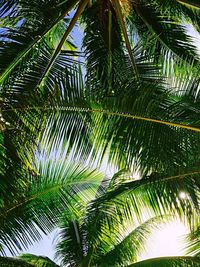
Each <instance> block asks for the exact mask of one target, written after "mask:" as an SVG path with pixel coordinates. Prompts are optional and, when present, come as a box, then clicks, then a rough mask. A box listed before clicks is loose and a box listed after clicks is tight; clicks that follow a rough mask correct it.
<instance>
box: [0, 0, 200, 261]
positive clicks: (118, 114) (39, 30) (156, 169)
mask: <svg viewBox="0 0 200 267" xmlns="http://www.w3.org/2000/svg"><path fill="white" fill-rule="evenodd" d="M186 2H187V3H186ZM0 4H1V6H0V15H1V21H0V24H1V31H0V41H1V43H2V46H1V48H0V71H1V78H0V86H1V91H0V101H1V110H0V111H1V124H0V129H1V133H0V146H1V148H2V149H1V153H0V162H1V163H0V171H1V172H0V175H1V181H3V182H2V184H1V187H0V192H1V202H0V204H1V205H0V207H1V213H2V214H3V215H4V216H2V223H1V233H2V239H1V242H3V243H2V244H3V245H4V246H5V245H6V246H8V248H9V249H10V250H11V251H12V250H13V247H15V248H18V249H20V248H21V244H23V242H21V235H20V233H21V232H23V233H27V232H28V233H29V234H28V236H29V238H27V242H26V245H25V246H27V245H28V243H29V242H31V241H33V240H38V238H39V235H38V231H37V229H36V228H37V227H35V225H37V226H38V227H39V228H40V229H41V230H42V231H44V232H47V231H51V229H53V227H55V223H57V222H58V221H59V217H60V214H61V213H62V212H63V210H64V209H65V208H66V205H69V204H68V203H75V202H79V201H80V198H79V197H78V196H79V194H78V196H77V197H78V200H77V199H76V198H75V200H74V202H73V201H72V202H70V201H71V197H72V199H73V198H74V196H75V195H76V194H74V192H78V191H80V193H81V192H82V191H83V189H84V190H85V187H84V186H83V187H81V186H80V187H79V186H78V187H77V185H76V183H78V185H80V183H79V182H80V181H79V178H80V179H81V180H82V179H83V180H84V179H86V176H88V172H85V171H82V169H81V168H80V169H79V168H78V167H74V165H73V166H71V165H70V164H68V163H67V162H66V161H65V160H64V157H63V158H62V160H61V162H57V161H56V164H55V166H54V167H52V162H51V160H50V158H51V157H52V156H54V155H53V154H52V153H51V151H54V152H53V153H55V151H57V156H58V158H59V157H60V156H61V154H62V153H61V151H63V150H64V151H65V152H64V155H65V156H66V157H67V156H69V155H70V156H69V157H68V160H70V161H71V160H73V161H75V162H76V165H75V166H77V162H80V163H79V164H81V165H82V164H83V165H84V166H85V164H86V163H88V162H89V163H90V164H91V166H92V165H93V164H94V161H97V162H98V164H99V165H100V163H101V161H102V160H103V158H104V155H105V154H108V158H109V162H110V163H112V164H114V165H116V166H118V167H127V166H128V167H129V168H131V169H132V168H133V169H135V170H139V171H140V173H141V177H144V178H143V179H141V180H140V181H134V182H130V183H128V184H122V185H121V186H119V188H117V189H116V190H115V191H111V192H108V194H106V196H104V197H102V198H106V203H107V205H108V204H109V206H110V205H111V206H112V205H113V202H114V203H116V202H117V199H118V197H121V196H124V194H125V195H126V194H131V195H132V193H133V191H134V192H135V191H136V192H137V193H138V194H140V192H141V191H140V190H142V195H143V201H142V202H138V200H136V199H135V197H134V196H132V197H131V198H130V201H131V207H133V208H134V209H133V210H135V211H136V209H137V207H142V206H144V205H145V206H146V207H149V209H150V210H152V209H153V211H154V213H155V214H156V215H163V214H162V211H163V210H164V211H165V212H166V213H167V212H168V211H169V210H171V209H172V210H173V211H174V213H178V214H179V216H181V217H184V216H187V218H189V219H191V218H193V216H194V217H195V215H194V214H195V212H196V211H198V209H199V195H198V190H199V132H200V130H199V105H198V99H199V78H198V64H197V60H198V56H197V55H196V54H195V48H194V46H193V45H192V44H191V43H190V37H189V36H187V34H186V32H185V27H184V23H185V21H187V22H191V23H192V24H193V26H194V27H196V29H197V30H198V27H199V17H198V12H199V9H198V3H197V1H191V2H190V1H175V0H174V1H166V3H165V4H163V1H158V0H157V1H150V2H148V3H147V2H146V1H138V2H135V1H70V0H68V1H49V0H45V1H42V2H38V1H25V0H18V1H17V0H16V1H15V0H12V1H4V0H2V1H1V2H0ZM185 4H187V5H185ZM188 4H190V5H188ZM172 10H173V13H172ZM70 11H72V12H71V13H70V15H69V16H67V15H68V14H69V12H70ZM174 14H176V18H174ZM76 23H80V24H81V23H82V25H85V28H84V38H83V48H84V51H83V52H78V51H77V50H76V48H75V46H74V44H73V41H72V39H71V38H70V32H71V31H72V29H73V27H74V26H75V24H76ZM81 61H86V64H85V63H84V62H81ZM172 63H173V64H174V66H175V67H174V69H173V70H172ZM84 64H85V67H84V68H83V72H86V75H85V76H86V77H85V80H84V79H83V74H82V72H81V66H82V65H84ZM166 69H167V71H166ZM180 69H181V70H182V72H180ZM177 72H178V73H177ZM185 73H186V74H187V76H185ZM163 74H165V75H166V74H167V77H166V76H164V75H163ZM171 74H174V75H175V74H176V76H178V78H177V81H176V83H175V86H176V88H174V87H173V86H172V85H174V84H172V81H171ZM188 74H189V75H188ZM191 74H194V75H193V76H192V77H191ZM182 77H183V78H184V79H182ZM186 78H187V80H186ZM169 80H170V81H169ZM180 80H181V81H180ZM44 147H45V149H44ZM52 148H53V149H52ZM41 151H42V152H41ZM46 153H47V154H48V153H49V155H50V156H49V157H48V160H47V163H48V164H46V165H45V164H44V165H43V163H44V162H42V164H41V165H42V166H43V167H41V165H37V164H36V162H37V156H38V155H39V156H40V158H42V157H43V158H46ZM61 157H62V156H61ZM43 161H44V160H43ZM57 163H58V165H57ZM64 163H65V164H66V166H67V167H65V166H63V164H64ZM59 164H61V165H59ZM69 166H70V167H69ZM68 167H69V169H68ZM74 168H75V170H74ZM43 169H45V171H44V170H43ZM71 169H72V170H71ZM67 170H70V171H69V174H70V175H69V174H68V175H66V176H65V175H64V174H66V171H67ZM74 173H75V174H76V175H74ZM63 175H64V176H63ZM79 175H80V176H79ZM97 176H98V175H97ZM98 177H99V176H98ZM145 177H146V178H145ZM67 178H68V179H67ZM89 178H91V179H92V176H91V175H89ZM65 179H66V180H65ZM71 179H72V180H73V182H72V184H73V185H75V189H74V188H71ZM95 179H96V177H95V176H94V180H95ZM89 180H90V179H89ZM84 181H87V179H86V180H84ZM63 183H64V184H63ZM66 183H67V185H68V183H70V188H68V187H67V190H66V191H65V190H64V193H63V190H62V189H63V186H64V187H65V185H66ZM98 183H99V181H98ZM83 184H84V183H83ZM10 185H12V187H11V188H10ZM46 187H47V188H51V189H52V190H51V189H50V191H49V189H47V188H46ZM89 188H90V187H87V189H88V190H89ZM8 189H9V190H11V191H10V192H11V194H10V196H8V195H7V193H6V192H7V191H6V190H8ZM54 189H55V191H54ZM68 189H69V190H68ZM147 189H148V194H145V193H144V192H146V190H147ZM71 191H72V192H73V194H71ZM181 191H184V192H185V191H186V192H187V194H188V195H189V199H190V200H191V203H190V202H189V201H187V200H185V201H183V200H180V198H179V197H178V196H179V193H180V192H181ZM42 192H43V193H42ZM49 192H51V193H52V192H54V193H55V195H54V196H55V197H54V196H52V194H49ZM66 192H67V193H66ZM63 194H64V196H65V195H66V194H67V196H68V197H69V196H70V200H69V199H68V197H67V199H68V200H69V201H67V203H66V199H65V197H64V202H63ZM87 196H88V195H87ZM46 198H47V200H46V204H45V202H44V201H43V200H45V199H46ZM88 198H90V197H89V196H88ZM113 198H114V199H113ZM41 199H42V200H41ZM32 200H35V201H33V202H32ZM177 201H178V202H177ZM29 203H30V205H27V204H29ZM32 203H33V204H32ZM58 204H59V205H58ZM127 205H128V204H127ZM72 206H73V205H72ZM128 206H129V210H130V209H131V208H130V203H129V205H128ZM50 207H51V209H52V210H51V209H50ZM69 210H71V205H70V208H69ZM52 215H53V217H52ZM139 215H140V214H138V213H137V216H139ZM52 218H53V219H52ZM6 222H10V223H6ZM33 229H34V230H33ZM2 250H3V249H2ZM149 266H150V265H149Z"/></svg>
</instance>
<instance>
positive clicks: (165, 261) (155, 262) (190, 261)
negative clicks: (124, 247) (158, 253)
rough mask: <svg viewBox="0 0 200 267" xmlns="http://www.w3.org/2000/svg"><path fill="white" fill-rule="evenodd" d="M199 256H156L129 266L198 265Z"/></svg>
mask: <svg viewBox="0 0 200 267" xmlns="http://www.w3.org/2000/svg"><path fill="white" fill-rule="evenodd" d="M199 263H200V260H199V258H192V257H168V258H155V259H150V260H146V261H142V262H138V263H134V264H132V265H129V267H161V266H162V267H168V266H169V267H171V266H173V267H176V266H177V267H198V266H199Z"/></svg>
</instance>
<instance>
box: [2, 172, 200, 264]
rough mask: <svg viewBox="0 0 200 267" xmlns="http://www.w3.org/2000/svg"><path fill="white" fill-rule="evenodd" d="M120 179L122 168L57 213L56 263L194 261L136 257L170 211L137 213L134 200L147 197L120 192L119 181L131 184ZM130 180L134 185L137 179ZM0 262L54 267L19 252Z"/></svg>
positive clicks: (192, 259) (195, 259) (189, 260)
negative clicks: (86, 198) (73, 208)
mask: <svg viewBox="0 0 200 267" xmlns="http://www.w3.org/2000/svg"><path fill="white" fill-rule="evenodd" d="M123 179H125V173H124V172H119V173H117V174H115V176H114V177H113V179H112V180H110V181H108V182H107V184H104V187H103V188H101V190H100V191H97V192H98V193H97V195H98V197H97V198H96V199H95V200H92V201H91V202H89V203H88V205H87V207H85V208H83V206H82V207H81V206H79V207H78V209H79V208H80V207H81V210H79V212H78V213H77V212H74V213H73V212H71V213H70V214H69V212H68V211H66V212H65V213H64V214H63V215H62V218H61V221H60V223H59V226H60V234H59V236H58V238H57V248H56V256H57V258H58V259H60V260H61V266H104V267H106V266H113V267H114V266H159V267H160V266H166V267H167V266H182V267H185V266H188V267H189V266H199V262H200V260H199V258H198V257H186V256H185V257H165V258H155V259H149V260H145V261H138V255H139V253H140V252H141V251H142V250H143V249H144V248H145V243H146V240H147V238H148V237H149V236H150V234H151V231H152V229H155V228H158V227H159V223H160V222H163V221H168V220H169V219H171V216H174V214H173V213H171V214H170V213H168V214H169V215H168V216H166V215H164V216H157V217H151V216H150V217H149V215H147V214H148V213H146V215H145V216H144V217H143V218H142V217H141V218H139V217H140V216H139V214H140V212H141V208H140V205H139V202H140V201H141V202H143V204H142V203H141V204H142V206H143V209H144V205H145V198H146V197H145V196H143V195H142V194H141V193H142V189H140V195H141V200H140V201H139V200H138V198H137V189H136V187H135V188H134V187H133V186H132V190H131V192H130V191H129V193H127V190H126V191H125V190H124V192H123V190H122V185H123V186H127V187H129V188H130V185H129V183H127V182H122V180H123ZM144 179H145V178H144ZM146 179H147V178H146ZM131 183H136V184H138V181H131ZM119 184H120V185H119ZM139 184H140V186H142V181H139ZM101 187H102V185H101ZM145 190H146V189H145ZM118 191H120V192H121V194H119V193H118ZM148 192H150V190H149V191H148ZM110 194H112V195H113V194H116V195H117V199H116V196H115V197H112V201H110V200H109V196H110ZM127 196H129V197H127ZM132 198H135V199H136V200H135V201H137V202H138V203H137V204H138V205H137V208H136V206H135V209H134V206H133V205H131V203H132V200H131V199H132ZM176 199H177V198H176ZM115 200H116V201H115ZM179 201H181V198H180V199H179ZM179 201H177V204H178V203H179ZM111 202H112V203H111ZM128 202H129V205H127V203H128ZM79 203H80V202H79ZM179 204H180V203H179ZM182 204H183V203H182ZM185 204H186V203H185ZM154 206H155V205H154ZM138 209H139V210H138ZM171 211H172V209H171ZM145 217H146V218H145ZM139 219H140V220H139ZM0 263H2V264H5V263H7V264H8V265H7V266H37V267H42V266H49V267H50V266H52V267H53V266H57V265H56V264H54V263H53V262H52V261H51V260H49V259H47V258H44V257H41V256H39V257H38V256H34V255H29V254H25V255H22V256H21V257H19V259H14V258H6V257H1V258H0ZM9 264H10V265H9ZM19 264H21V265H19ZM27 264H30V265H27ZM2 266H4V265H2Z"/></svg>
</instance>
